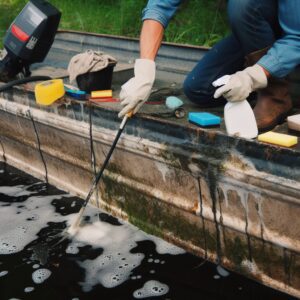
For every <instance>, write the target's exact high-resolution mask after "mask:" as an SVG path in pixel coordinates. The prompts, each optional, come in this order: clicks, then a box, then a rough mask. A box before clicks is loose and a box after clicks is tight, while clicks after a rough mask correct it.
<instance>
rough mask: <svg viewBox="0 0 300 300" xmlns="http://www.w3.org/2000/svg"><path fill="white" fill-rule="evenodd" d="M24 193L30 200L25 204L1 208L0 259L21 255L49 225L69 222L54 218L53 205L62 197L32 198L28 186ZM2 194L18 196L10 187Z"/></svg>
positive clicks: (66, 217)
mask: <svg viewBox="0 0 300 300" xmlns="http://www.w3.org/2000/svg"><path fill="white" fill-rule="evenodd" d="M18 189H19V186H18ZM22 189H23V190H24V191H23V192H24V194H26V195H27V196H29V197H28V199H27V200H26V201H24V202H21V203H18V202H13V203H10V205H9V206H2V207H1V226H0V255H1V254H2V255H3V254H6V255H7V254H14V253H17V252H20V251H22V250H23V249H24V247H25V246H26V245H28V244H29V243H31V242H32V241H34V240H35V239H37V237H38V236H37V233H38V232H39V231H40V230H41V229H42V228H44V227H46V226H47V223H48V222H62V221H64V220H68V219H69V218H70V216H64V217H63V216H61V215H57V214H54V212H55V208H54V206H53V205H51V202H52V201H53V200H55V199H61V195H53V196H43V197H40V196H30V195H31V194H30V193H34V192H30V193H29V192H28V193H26V190H25V186H22ZM0 192H1V193H3V194H6V195H8V196H9V195H11V194H15V193H13V190H12V188H11V187H9V188H8V187H2V188H1V187H0Z"/></svg>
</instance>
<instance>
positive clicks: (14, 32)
mask: <svg viewBox="0 0 300 300" xmlns="http://www.w3.org/2000/svg"><path fill="white" fill-rule="evenodd" d="M60 17H61V13H60V11H58V10H57V9H56V8H55V7H54V6H52V5H51V4H50V3H48V2H46V1H42V0H30V1H29V2H28V3H27V4H26V6H25V7H24V8H23V10H22V11H21V13H20V14H19V15H18V16H17V18H16V19H15V20H14V22H13V23H12V24H11V26H10V27H9V29H8V31H7V33H6V35H5V38H4V48H5V50H6V54H5V56H4V57H3V59H2V60H0V81H4V82H8V81H11V80H13V79H15V78H16V76H17V75H18V74H19V73H23V77H24V76H25V77H28V76H30V69H29V68H30V65H31V64H33V63H37V62H42V61H43V60H44V59H45V57H46V55H47V54H48V52H49V50H50V48H51V46H52V44H53V41H54V37H55V34H56V31H57V28H58V25H59V21H60Z"/></svg>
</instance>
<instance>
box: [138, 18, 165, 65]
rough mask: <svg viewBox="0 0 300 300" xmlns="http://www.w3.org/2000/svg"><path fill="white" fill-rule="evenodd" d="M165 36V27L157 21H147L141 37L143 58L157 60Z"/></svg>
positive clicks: (141, 54)
mask: <svg viewBox="0 0 300 300" xmlns="http://www.w3.org/2000/svg"><path fill="white" fill-rule="evenodd" d="M163 35H164V27H163V26H162V24H160V23H159V22H157V21H154V20H146V21H144V23H143V27H142V32H141V37H140V56H141V58H146V59H151V60H155V58H156V55H157V52H158V50H159V47H160V45H161V42H162V39H163Z"/></svg>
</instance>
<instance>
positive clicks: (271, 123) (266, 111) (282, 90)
mask: <svg viewBox="0 0 300 300" xmlns="http://www.w3.org/2000/svg"><path fill="white" fill-rule="evenodd" d="M269 49H270V47H267V48H264V49H261V50H258V51H255V52H253V53H250V54H249V55H247V56H246V58H245V61H246V66H252V65H254V64H256V63H257V62H258V61H259V59H260V58H261V57H263V56H264V55H265V54H266V53H267V52H268V50H269ZM292 107H293V105H292V100H291V96H290V93H289V82H288V81H287V80H286V79H280V78H275V77H271V78H269V80H268V86H267V87H266V88H264V89H261V90H259V91H257V102H256V105H255V107H254V110H253V111H254V115H255V118H256V122H257V127H258V130H259V132H264V131H268V130H271V129H273V128H274V127H275V126H276V125H278V124H280V123H282V122H283V121H284V120H285V118H286V117H287V115H288V114H289V112H290V111H291V110H292Z"/></svg>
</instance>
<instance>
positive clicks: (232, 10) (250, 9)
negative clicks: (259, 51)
mask: <svg viewBox="0 0 300 300" xmlns="http://www.w3.org/2000/svg"><path fill="white" fill-rule="evenodd" d="M256 7H257V0H229V2H228V18H229V22H230V25H231V27H232V29H233V30H239V29H240V30H243V25H244V24H246V25H247V24H248V23H249V22H251V20H252V17H253V16H254V15H255V14H256V13H257V9H256Z"/></svg>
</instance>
